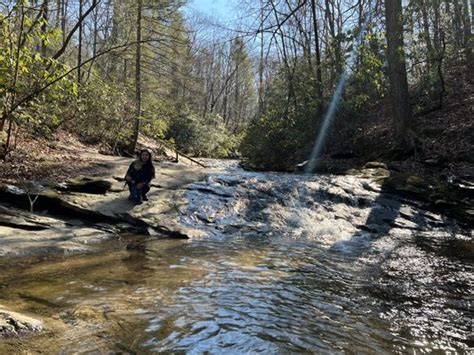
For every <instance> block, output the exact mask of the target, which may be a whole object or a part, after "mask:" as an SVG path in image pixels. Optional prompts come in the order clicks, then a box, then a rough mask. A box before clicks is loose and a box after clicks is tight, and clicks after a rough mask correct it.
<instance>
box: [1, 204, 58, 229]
mask: <svg viewBox="0 0 474 355" xmlns="http://www.w3.org/2000/svg"><path fill="white" fill-rule="evenodd" d="M0 226H5V227H11V228H17V229H22V230H30V231H39V230H45V229H48V228H60V227H65V226H66V223H65V222H64V221H61V220H58V219H55V218H50V217H47V216H42V215H38V214H34V213H30V212H26V211H23V210H20V209H17V208H14V207H8V208H7V207H6V206H1V205H0Z"/></svg>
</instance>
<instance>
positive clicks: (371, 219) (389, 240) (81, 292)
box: [0, 173, 474, 353]
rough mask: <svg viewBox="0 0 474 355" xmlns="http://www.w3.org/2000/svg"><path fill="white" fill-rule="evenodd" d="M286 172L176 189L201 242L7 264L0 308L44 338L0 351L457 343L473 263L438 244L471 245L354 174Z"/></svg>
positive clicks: (140, 245) (156, 243)
mask: <svg viewBox="0 0 474 355" xmlns="http://www.w3.org/2000/svg"><path fill="white" fill-rule="evenodd" d="M292 179H293V180H290V179H289V178H288V177H286V176H284V175H266V176H265V178H263V177H262V176H258V175H255V174H254V175H251V174H249V175H246V174H244V173H242V175H240V176H230V177H220V176H214V177H213V178H212V181H210V182H209V183H208V184H207V185H206V186H207V187H206V188H207V190H205V189H202V188H201V187H202V186H200V187H199V186H198V187H199V189H198V188H197V187H196V188H193V187H190V189H189V191H188V198H189V201H190V204H189V211H188V212H189V213H187V214H186V216H184V219H185V220H184V221H183V222H184V223H188V224H192V225H193V227H196V228H201V229H202V230H203V231H205V232H207V235H208V236H207V237H202V238H201V239H196V240H192V241H183V240H156V239H154V238H145V237H137V238H133V240H130V239H129V240H124V241H123V244H122V245H120V246H118V247H117V246H116V247H110V246H104V251H103V253H101V254H99V255H93V256H75V257H70V258H67V259H61V258H57V259H56V260H49V261H45V262H43V263H40V264H35V266H34V267H30V266H29V264H28V263H25V264H18V265H9V267H8V270H9V271H8V272H9V274H7V273H3V274H2V275H0V285H2V288H1V289H0V297H1V298H2V304H4V305H5V306H7V307H10V308H12V309H17V310H22V311H30V312H33V313H35V314H39V315H42V316H43V317H44V319H45V322H46V326H47V328H48V330H49V331H48V333H44V334H40V335H37V336H32V337H28V338H25V339H22V343H21V347H20V345H19V342H18V341H17V340H15V339H6V340H2V341H0V353H11V352H14V351H16V350H18V349H27V351H33V352H35V351H43V352H46V353H51V352H53V353H57V352H60V353H61V352H62V353H69V352H71V353H74V352H87V351H89V352H102V353H107V352H112V353H114V352H125V353H133V352H136V353H146V352H190V353H202V352H211V353H222V352H226V353H227V352H233V353H243V352H252V353H253V352H265V353H292V352H317V353H347V352H349V353H405V352H435V351H441V352H443V351H453V352H455V351H458V352H468V351H469V347H470V346H471V347H472V343H470V341H469V336H470V331H471V329H470V328H471V326H472V313H470V312H471V308H470V307H471V302H472V299H471V297H472V296H471V295H472V293H473V292H472V291H473V286H474V285H473V282H472V280H473V274H474V270H473V266H472V258H470V257H469V255H470V254H469V253H467V254H466V253H465V254H462V255H464V256H463V257H452V255H451V253H449V252H447V250H449V249H450V248H451V247H452V248H459V246H461V247H462V249H461V250H472V239H469V238H468V236H467V237H465V234H463V233H464V232H462V231H459V230H457V229H456V227H455V226H452V225H447V224H446V223H444V222H443V221H438V219H437V218H438V217H437V216H429V215H428V213H427V212H424V211H417V210H416V208H414V207H413V206H407V205H406V204H404V203H403V202H400V201H395V200H393V199H392V198H391V197H390V196H389V195H384V194H382V195H381V194H380V191H371V190H370V189H366V188H364V186H363V183H361V182H358V181H356V180H355V179H354V180H351V178H347V179H346V180H345V179H344V178H341V179H340V180H338V179H339V178H335V177H332V178H330V177H328V178H319V179H308V178H307V177H296V178H292ZM209 191H214V192H217V193H212V192H211V193H209ZM251 201H260V202H259V203H258V206H257V204H256V202H255V203H252V202H251ZM374 206H378V207H377V208H373V207H374ZM380 212H384V214H383V213H382V214H381V213H380ZM387 213H388V215H389V216H390V217H389V218H388V222H387V223H386V224H383V223H382V222H383V220H384V219H387V218H386V217H387ZM196 214H199V216H200V217H199V218H198V217H196ZM295 215H296V216H299V217H300V218H298V219H295V218H294V216H295ZM335 221H337V222H335ZM425 222H426V223H425ZM428 222H429V223H428ZM438 222H439V223H438ZM441 222H443V223H441ZM361 226H366V227H367V228H366V229H364V228H363V227H361ZM372 229H373V230H372ZM364 233H366V234H367V238H366V240H364V238H357V237H356V236H360V235H363V234H364ZM377 236H383V238H380V237H379V238H377ZM367 241H368V242H367ZM366 242H367V243H366ZM469 243H471V244H469ZM470 245H471V246H470ZM25 294H26V295H28V297H24V295H25ZM21 295H23V297H22V296H21ZM38 300H41V302H38ZM53 304H54V307H53V306H51V305H53Z"/></svg>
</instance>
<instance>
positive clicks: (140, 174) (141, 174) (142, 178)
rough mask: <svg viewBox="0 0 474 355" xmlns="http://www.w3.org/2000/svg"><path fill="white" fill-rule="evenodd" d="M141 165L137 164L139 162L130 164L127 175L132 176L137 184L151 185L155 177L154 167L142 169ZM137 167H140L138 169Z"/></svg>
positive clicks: (148, 166)
mask: <svg viewBox="0 0 474 355" xmlns="http://www.w3.org/2000/svg"><path fill="white" fill-rule="evenodd" d="M140 165H141V164H137V162H133V163H132V164H130V167H129V168H128V170H127V174H126V175H128V176H130V177H131V178H132V180H133V181H134V183H135V184H139V183H144V184H146V185H150V182H151V180H152V179H153V177H154V175H155V172H154V171H153V167H152V166H150V165H144V166H141V167H140ZM137 166H138V167H139V168H138V169H137ZM126 175H125V176H126Z"/></svg>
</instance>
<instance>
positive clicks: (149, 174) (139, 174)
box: [125, 149, 155, 204]
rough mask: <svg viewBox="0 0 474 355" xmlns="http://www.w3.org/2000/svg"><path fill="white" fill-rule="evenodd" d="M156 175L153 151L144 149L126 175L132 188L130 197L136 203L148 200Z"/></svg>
mask: <svg viewBox="0 0 474 355" xmlns="http://www.w3.org/2000/svg"><path fill="white" fill-rule="evenodd" d="M154 177H155V167H154V166H153V162H152V156H151V152H150V151H149V150H147V149H142V150H141V151H140V155H139V157H138V159H137V160H135V161H134V162H133V163H132V164H131V165H130V167H129V168H128V170H127V174H126V175H125V180H126V182H127V185H128V189H129V190H130V196H129V198H128V199H129V200H130V201H132V202H134V203H136V204H141V203H142V201H148V198H147V197H146V194H147V193H148V191H150V183H151V180H152V179H153V178H154Z"/></svg>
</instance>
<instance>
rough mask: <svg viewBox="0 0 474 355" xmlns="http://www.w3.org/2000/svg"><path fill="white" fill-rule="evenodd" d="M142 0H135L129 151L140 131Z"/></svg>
mask: <svg viewBox="0 0 474 355" xmlns="http://www.w3.org/2000/svg"><path fill="white" fill-rule="evenodd" d="M142 7H143V6H142V0H137V47H136V56H135V105H136V114H135V126H134V128H133V136H132V142H131V144H130V153H134V152H135V149H136V147H137V141H138V132H139V131H140V117H141V113H142V87H141V61H142V44H141V41H142Z"/></svg>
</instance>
